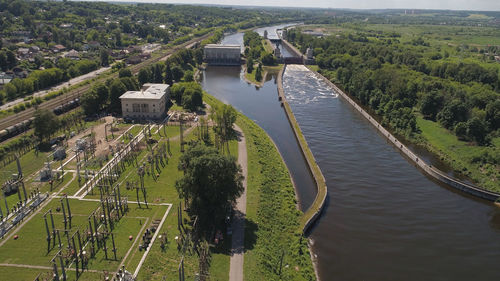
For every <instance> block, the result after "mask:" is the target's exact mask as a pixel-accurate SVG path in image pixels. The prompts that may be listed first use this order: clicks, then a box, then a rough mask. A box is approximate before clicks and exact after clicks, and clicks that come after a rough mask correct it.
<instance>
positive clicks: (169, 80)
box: [165, 63, 174, 85]
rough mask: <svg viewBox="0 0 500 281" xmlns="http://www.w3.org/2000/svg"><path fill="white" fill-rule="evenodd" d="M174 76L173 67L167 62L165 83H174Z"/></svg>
mask: <svg viewBox="0 0 500 281" xmlns="http://www.w3.org/2000/svg"><path fill="white" fill-rule="evenodd" d="M173 80H174V77H173V75H172V69H171V68H170V64H168V63H167V66H166V67H165V83H167V84H169V85H172V83H173Z"/></svg>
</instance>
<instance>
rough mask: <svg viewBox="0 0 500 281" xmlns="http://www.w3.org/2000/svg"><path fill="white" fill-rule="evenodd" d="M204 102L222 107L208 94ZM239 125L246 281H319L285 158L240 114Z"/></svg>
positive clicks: (262, 132)
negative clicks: (243, 153) (244, 174)
mask: <svg viewBox="0 0 500 281" xmlns="http://www.w3.org/2000/svg"><path fill="white" fill-rule="evenodd" d="M204 100H205V102H207V103H208V104H210V105H211V106H213V105H218V104H221V102H220V101H219V100H217V99H216V98H214V97H212V96H210V95H208V94H205V95H204ZM236 124H237V125H238V126H239V127H240V128H241V129H242V130H243V133H244V134H245V137H246V145H247V153H248V159H247V161H248V178H247V180H248V182H247V216H246V220H245V234H244V236H245V243H244V246H245V247H244V248H245V257H244V261H245V262H244V271H243V272H244V277H245V278H244V280H251V281H252V280H255V281H260V280H276V279H278V278H279V277H280V275H279V272H280V271H281V278H282V280H315V279H316V277H315V273H314V270H313V266H312V262H311V259H310V257H309V250H308V245H307V239H303V238H302V233H301V216H302V212H300V211H299V210H298V209H297V208H296V204H297V200H296V197H295V190H294V187H293V184H292V179H291V176H290V174H289V172H288V169H287V167H286V165H285V163H284V162H283V159H282V158H281V156H280V154H279V152H278V150H277V148H276V147H275V145H274V144H273V142H272V141H271V139H270V137H269V136H268V135H267V133H266V132H265V131H264V130H263V129H262V128H261V127H259V126H258V125H257V124H256V123H255V122H253V121H252V120H250V119H249V118H247V117H246V116H244V115H243V114H241V113H238V119H237V121H236ZM282 257H283V258H282ZM281 258H282V259H283V261H282V262H280V261H281ZM280 264H281V265H282V267H281V268H280ZM286 265H288V266H286Z"/></svg>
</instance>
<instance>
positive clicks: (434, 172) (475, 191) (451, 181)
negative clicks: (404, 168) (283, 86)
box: [313, 71, 500, 202]
mask: <svg viewBox="0 0 500 281" xmlns="http://www.w3.org/2000/svg"><path fill="white" fill-rule="evenodd" d="M313 73H314V74H315V75H316V76H317V77H319V78H321V79H323V80H324V81H325V82H326V83H327V84H328V85H330V87H331V88H332V89H333V90H334V91H335V92H337V93H338V94H339V95H341V96H342V97H343V98H344V99H345V100H346V101H347V102H349V103H350V104H351V105H352V106H353V107H354V109H356V110H357V111H358V112H359V113H361V115H363V116H364V117H365V118H366V119H367V120H368V121H370V123H371V124H372V125H373V126H374V127H375V128H376V129H377V130H378V131H379V132H380V133H381V134H382V135H383V136H384V137H386V138H387V139H388V140H389V141H390V142H391V143H392V144H393V145H394V146H395V147H397V148H398V149H399V150H400V151H401V152H402V153H403V154H404V155H405V156H407V157H408V158H409V159H410V160H411V161H412V162H413V163H414V164H415V165H417V166H418V167H419V168H421V169H422V170H423V171H424V172H425V173H427V174H428V175H429V176H431V177H433V178H435V179H437V180H439V181H441V182H443V183H445V184H447V185H449V186H451V187H453V188H456V189H459V190H462V191H464V192H467V193H469V194H472V195H474V196H477V197H480V198H483V199H486V200H489V201H493V202H494V201H497V200H499V199H500V193H496V192H492V191H488V190H485V189H482V188H480V187H478V186H474V185H471V184H468V183H465V182H462V181H460V180H457V179H455V178H452V177H450V176H448V175H447V174H445V173H444V172H442V171H441V170H439V169H436V168H434V167H433V166H432V165H428V164H427V163H426V162H425V161H423V160H422V159H421V158H419V157H418V156H417V155H416V154H414V153H413V152H412V151H411V150H410V149H408V148H407V147H406V146H405V145H404V144H403V143H401V142H399V141H398V139H397V138H396V137H394V136H393V135H392V134H391V133H390V132H389V131H387V130H386V129H385V128H384V127H383V126H382V125H380V124H379V123H378V122H377V121H376V120H375V119H373V118H372V117H371V116H370V114H368V113H367V112H366V111H365V110H364V109H363V108H362V107H360V106H359V105H358V104H357V103H356V102H354V101H353V100H352V99H351V98H350V97H349V96H348V95H346V94H345V93H344V92H343V91H342V90H340V89H339V88H338V87H337V86H336V85H335V84H333V83H332V82H331V81H330V80H328V79H326V77H324V76H323V75H321V74H319V73H317V72H315V71H313Z"/></svg>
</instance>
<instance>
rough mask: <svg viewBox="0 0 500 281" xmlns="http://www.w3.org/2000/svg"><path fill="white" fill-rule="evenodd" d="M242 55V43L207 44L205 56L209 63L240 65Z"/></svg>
mask: <svg viewBox="0 0 500 281" xmlns="http://www.w3.org/2000/svg"><path fill="white" fill-rule="evenodd" d="M240 55H241V46H240V45H217V44H208V45H206V46H205V50H204V53H203V58H204V60H205V61H206V62H207V63H208V64H215V65H239V64H240V63H241V60H240Z"/></svg>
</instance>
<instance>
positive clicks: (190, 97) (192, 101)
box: [182, 82, 203, 111]
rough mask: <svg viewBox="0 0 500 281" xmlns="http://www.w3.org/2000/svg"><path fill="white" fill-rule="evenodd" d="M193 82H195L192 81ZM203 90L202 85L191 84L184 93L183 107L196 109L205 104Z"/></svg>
mask: <svg viewBox="0 0 500 281" xmlns="http://www.w3.org/2000/svg"><path fill="white" fill-rule="evenodd" d="M191 83H193V82H191ZM202 93H203V91H202V89H201V87H196V86H193V85H189V86H187V87H186V89H185V90H184V93H183V94H182V107H183V108H185V109H188V110H191V111H196V110H197V109H198V108H199V107H201V106H202V105H203V94H202Z"/></svg>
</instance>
